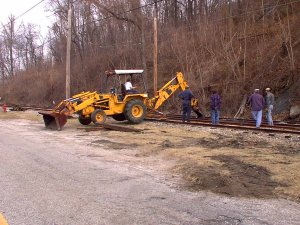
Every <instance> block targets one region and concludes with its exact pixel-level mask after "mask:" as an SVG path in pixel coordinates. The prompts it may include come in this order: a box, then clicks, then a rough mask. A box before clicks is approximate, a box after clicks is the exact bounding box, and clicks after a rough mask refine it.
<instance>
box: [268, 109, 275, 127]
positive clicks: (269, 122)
mask: <svg viewBox="0 0 300 225" xmlns="http://www.w3.org/2000/svg"><path fill="white" fill-rule="evenodd" d="M272 111H273V105H269V106H268V112H267V120H268V124H269V125H270V126H273V125H274V124H273V119H272Z"/></svg>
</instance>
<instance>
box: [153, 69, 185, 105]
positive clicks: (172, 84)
mask: <svg viewBox="0 0 300 225" xmlns="http://www.w3.org/2000/svg"><path fill="white" fill-rule="evenodd" d="M186 86H187V82H186V81H185V80H184V77H183V74H182V73H181V72H178V73H177V74H176V77H174V78H173V79H172V80H170V81H169V82H168V83H166V84H165V85H164V86H163V87H162V88H161V89H160V90H158V91H157V95H156V96H154V97H153V98H151V99H148V101H147V107H148V108H149V109H155V110H157V109H158V108H159V107H160V106H161V105H162V104H163V103H164V102H165V101H166V100H167V99H168V98H170V96H171V95H172V94H174V92H175V91H176V90H177V89H178V88H181V90H185V88H186Z"/></svg>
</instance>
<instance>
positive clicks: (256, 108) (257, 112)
mask: <svg viewBox="0 0 300 225" xmlns="http://www.w3.org/2000/svg"><path fill="white" fill-rule="evenodd" d="M248 104H250V107H251V114H252V117H253V119H254V120H255V121H256V128H259V127H260V124H261V118H262V110H263V108H264V106H265V99H264V97H263V96H262V95H261V94H259V89H255V90H254V93H253V94H252V95H251V96H250V97H249V99H248Z"/></svg>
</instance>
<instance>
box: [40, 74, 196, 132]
mask: <svg viewBox="0 0 300 225" xmlns="http://www.w3.org/2000/svg"><path fill="white" fill-rule="evenodd" d="M128 77H130V78H131V80H133V81H134V82H138V87H139V91H136V92H135V93H128V91H126V89H125V86H124V83H125V81H126V80H127V79H128ZM106 78H107V79H106V87H112V88H111V89H110V91H109V92H107V93H101V92H97V91H94V92H82V93H80V94H77V95H74V96H72V98H69V99H65V100H63V101H61V102H60V103H59V104H58V105H57V106H56V107H55V108H54V109H52V110H51V111H39V113H40V114H42V115H43V119H44V123H45V126H46V128H51V129H57V130H61V129H62V128H63V126H64V125H65V124H66V122H67V117H68V116H71V115H73V114H74V113H77V114H78V120H79V122H80V123H81V124H83V125H89V124H90V123H91V122H93V123H94V124H103V123H104V122H105V120H106V118H107V116H111V117H112V118H114V119H115V120H117V121H123V120H128V121H129V122H130V123H133V124H137V123H140V122H142V121H143V120H144V118H145V116H146V113H147V111H149V110H157V109H158V108H159V107H160V106H161V105H162V104H163V103H164V102H165V101H166V100H167V99H168V98H169V97H170V96H171V95H172V94H173V93H174V92H175V91H176V90H177V89H179V88H180V89H181V90H185V88H186V86H187V82H186V81H185V80H184V77H183V74H182V73H181V72H178V73H177V74H176V76H175V77H174V78H173V79H172V80H171V81H169V82H168V83H167V84H166V85H164V86H163V87H162V88H161V89H160V90H159V91H157V95H156V96H154V97H153V98H148V94H147V89H146V84H145V81H144V77H143V70H113V71H106ZM142 89H143V90H142ZM197 106H198V100H197V99H193V100H192V108H193V110H194V112H195V113H196V114H197V115H198V117H200V116H202V114H201V112H199V110H198V108H197Z"/></svg>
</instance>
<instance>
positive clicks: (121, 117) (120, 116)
mask: <svg viewBox="0 0 300 225" xmlns="http://www.w3.org/2000/svg"><path fill="white" fill-rule="evenodd" d="M111 117H112V118H113V119H114V120H116V121H124V120H126V117H125V115H124V113H121V114H115V115H113V116H111Z"/></svg>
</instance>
